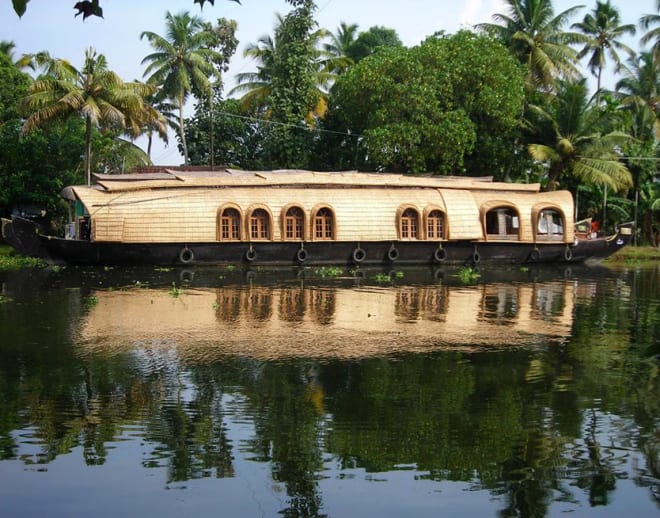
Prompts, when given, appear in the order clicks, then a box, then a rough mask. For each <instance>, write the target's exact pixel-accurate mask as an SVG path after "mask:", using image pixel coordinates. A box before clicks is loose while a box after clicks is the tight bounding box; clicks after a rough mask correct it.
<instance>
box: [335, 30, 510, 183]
mask: <svg viewBox="0 0 660 518" xmlns="http://www.w3.org/2000/svg"><path fill="white" fill-rule="evenodd" d="M522 102H523V77H522V72H521V71H520V69H519V68H518V66H517V65H516V63H515V62H514V60H513V59H512V58H511V57H510V56H509V54H508V53H507V51H506V49H504V47H502V46H500V45H498V44H496V43H495V42H494V41H493V40H492V39H490V38H487V37H484V36H477V35H475V34H473V33H470V32H468V31H462V32H459V33H458V34H456V35H454V36H445V35H439V36H437V37H433V38H429V39H427V40H426V41H425V42H424V43H423V44H421V45H420V46H418V47H414V48H411V49H407V48H404V47H387V48H383V49H381V50H380V51H379V52H376V53H375V54H373V55H372V56H370V57H369V58H366V59H364V60H362V61H360V63H358V64H357V65H356V66H355V67H354V68H352V69H351V70H349V71H348V72H347V73H346V74H345V75H343V76H342V77H341V78H340V79H339V80H338V82H337V84H336V85H335V87H334V88H333V91H332V96H331V105H330V109H331V114H330V116H329V118H328V124H327V125H326V129H330V130H333V131H336V132H343V133H346V134H348V133H350V134H351V135H356V134H357V135H359V136H360V137H359V138H358V137H353V136H351V137H346V138H344V140H345V143H344V147H345V149H346V150H347V151H348V154H349V155H350V154H354V155H355V154H357V155H358V163H356V164H354V166H355V167H359V168H363V167H366V168H369V169H387V170H395V171H401V172H423V171H432V172H437V173H442V174H464V173H466V172H467V173H476V174H493V173H494V172H495V171H494V169H500V171H499V174H502V173H503V164H504V162H505V159H504V157H492V156H489V158H488V161H489V163H490V164H491V166H490V167H489V168H488V170H486V171H484V170H479V171H473V170H470V171H467V166H468V164H469V165H471V166H474V168H478V167H479V165H480V162H481V161H480V160H479V159H478V158H477V155H478V154H479V151H480V149H479V148H482V147H483V148H488V150H489V152H490V151H492V149H494V148H496V147H497V146H496V145H494V144H493V142H491V139H493V138H502V137H503V136H504V135H507V134H508V135H510V134H511V132H512V131H513V130H514V129H515V127H516V124H517V117H518V114H519V113H520V110H521V107H522ZM329 138H330V139H332V138H333V137H332V136H331V137H329ZM358 143H359V147H360V151H359V152H357V153H356V152H355V146H356V145H357V144H358ZM498 159H500V162H499V163H498ZM471 169H472V168H471Z"/></svg>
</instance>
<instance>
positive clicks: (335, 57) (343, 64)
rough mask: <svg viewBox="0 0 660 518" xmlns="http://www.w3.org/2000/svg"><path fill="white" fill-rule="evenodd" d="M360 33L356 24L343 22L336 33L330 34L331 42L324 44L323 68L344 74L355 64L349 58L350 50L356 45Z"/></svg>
mask: <svg viewBox="0 0 660 518" xmlns="http://www.w3.org/2000/svg"><path fill="white" fill-rule="evenodd" d="M357 33H358V25H357V24H356V23H352V24H350V25H349V24H347V23H346V22H341V23H340V24H339V27H338V28H337V31H336V32H329V33H328V38H329V40H330V41H328V42H326V43H324V44H323V46H322V48H323V57H322V63H323V67H324V68H325V69H326V70H327V71H328V72H332V73H335V74H342V73H344V72H345V71H346V70H347V69H348V68H350V67H351V66H352V65H353V64H355V62H354V61H353V58H351V57H349V55H348V49H349V48H350V46H351V45H352V44H353V43H355V40H356V38H357Z"/></svg>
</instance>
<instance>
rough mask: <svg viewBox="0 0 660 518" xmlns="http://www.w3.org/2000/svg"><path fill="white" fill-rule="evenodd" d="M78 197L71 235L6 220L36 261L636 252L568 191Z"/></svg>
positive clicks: (464, 184) (280, 181)
mask: <svg viewBox="0 0 660 518" xmlns="http://www.w3.org/2000/svg"><path fill="white" fill-rule="evenodd" d="M95 179H96V184H95V185H92V186H75V187H68V188H66V189H65V190H64V191H63V195H64V197H65V198H67V199H68V200H70V202H71V216H72V218H71V223H70V224H69V226H68V232H67V236H66V237H54V236H46V235H42V234H40V233H39V232H38V230H37V227H36V225H35V224H34V223H32V222H31V221H28V220H26V219H23V218H14V219H13V220H12V221H7V220H3V225H2V227H3V236H4V237H5V239H6V241H7V242H8V243H9V244H11V245H12V246H14V247H15V248H17V249H18V250H19V251H21V252H22V253H25V254H27V255H36V256H41V257H44V258H46V259H50V260H52V261H64V262H68V263H76V264H161V265H172V264H213V263H216V264H217V263H233V264H238V263H249V264H256V265H297V264H300V265H303V264H305V265H310V264H317V265H318V264H341V265H346V264H351V263H352V264H365V265H366V264H371V265H374V264H388V263H397V264H402V265H406V264H408V265H411V264H443V263H447V264H451V263H453V264H476V263H479V262H482V261H483V262H489V261H492V262H497V263H502V262H508V263H543V262H563V263H567V262H575V261H584V260H586V259H590V258H596V259H600V258H604V257H607V256H609V255H611V254H612V253H614V252H616V251H617V250H618V249H619V248H621V247H622V246H624V245H625V244H627V243H628V242H629V240H630V238H631V236H632V228H631V225H622V226H621V227H620V228H619V229H617V232H616V233H614V234H613V235H610V236H600V237H599V236H595V235H591V233H588V232H587V233H585V232H584V231H583V229H581V228H576V224H575V222H574V204H573V198H572V196H571V193H570V192H568V191H555V192H540V190H539V185H538V184H514V183H501V182H493V181H492V179H491V178H470V177H460V178H457V177H443V176H404V175H397V174H384V173H383V174H367V173H357V172H343V173H318V172H311V171H270V172H249V171H238V170H233V169H225V170H222V171H196V172H195V171H179V170H171V169H162V170H160V171H159V172H154V173H140V174H128V175H96V176H95Z"/></svg>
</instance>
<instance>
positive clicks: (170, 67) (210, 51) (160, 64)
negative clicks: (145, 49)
mask: <svg viewBox="0 0 660 518" xmlns="http://www.w3.org/2000/svg"><path fill="white" fill-rule="evenodd" d="M223 20H224V19H221V20H219V23H220V24H223V25H222V26H221V25H219V26H218V28H217V29H218V30H217V31H215V30H214V28H213V27H212V26H211V25H209V24H208V23H204V22H203V21H202V19H201V18H200V17H198V16H191V15H190V13H188V12H181V13H178V14H172V13H170V12H167V13H166V14H165V24H166V27H167V36H166V37H164V36H161V35H159V34H156V33H155V32H151V31H144V32H143V33H142V34H141V35H140V38H141V39H142V38H146V40H147V41H148V42H149V44H150V45H151V46H152V48H153V49H154V52H152V53H151V54H148V55H147V56H145V57H144V59H143V60H142V64H148V65H147V68H146V69H145V71H144V75H145V76H148V79H147V81H148V82H149V84H151V85H156V86H158V87H159V89H160V90H159V93H158V99H159V100H163V99H171V100H172V101H173V102H174V103H175V105H176V107H177V108H178V110H179V137H180V138H181V146H182V149H183V157H184V160H185V163H186V164H188V163H189V161H188V144H187V141H186V135H185V131H184V127H185V126H184V118H183V109H184V105H185V102H186V99H187V98H188V96H189V95H190V94H191V93H193V94H195V96H197V97H198V98H199V99H205V100H209V99H210V98H211V95H212V89H211V82H210V77H211V76H214V75H216V76H218V77H219V76H220V72H221V71H222V70H223V68H224V66H225V65H226V61H227V60H228V59H229V55H230V53H233V50H234V49H235V45H236V44H235V39H234V31H235V29H236V26H235V25H233V24H231V23H230V22H227V21H226V20H224V21H223ZM225 22H226V23H225ZM216 66H219V67H220V68H219V69H217V68H216Z"/></svg>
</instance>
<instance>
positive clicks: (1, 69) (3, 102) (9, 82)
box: [0, 52, 30, 126]
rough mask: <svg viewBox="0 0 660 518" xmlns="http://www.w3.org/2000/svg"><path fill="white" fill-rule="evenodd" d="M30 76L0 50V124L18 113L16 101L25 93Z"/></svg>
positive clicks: (15, 116)
mask: <svg viewBox="0 0 660 518" xmlns="http://www.w3.org/2000/svg"><path fill="white" fill-rule="evenodd" d="M29 85H30V76H28V75H27V74H24V73H23V72H21V71H20V70H18V68H16V65H14V63H12V61H11V58H10V57H9V56H8V55H7V54H4V53H3V52H0V126H1V125H2V124H3V123H4V122H6V121H9V120H11V119H15V118H17V117H18V116H19V114H18V103H19V101H20V100H21V99H22V98H23V97H24V96H25V94H26V93H27V90H28V87H29Z"/></svg>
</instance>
